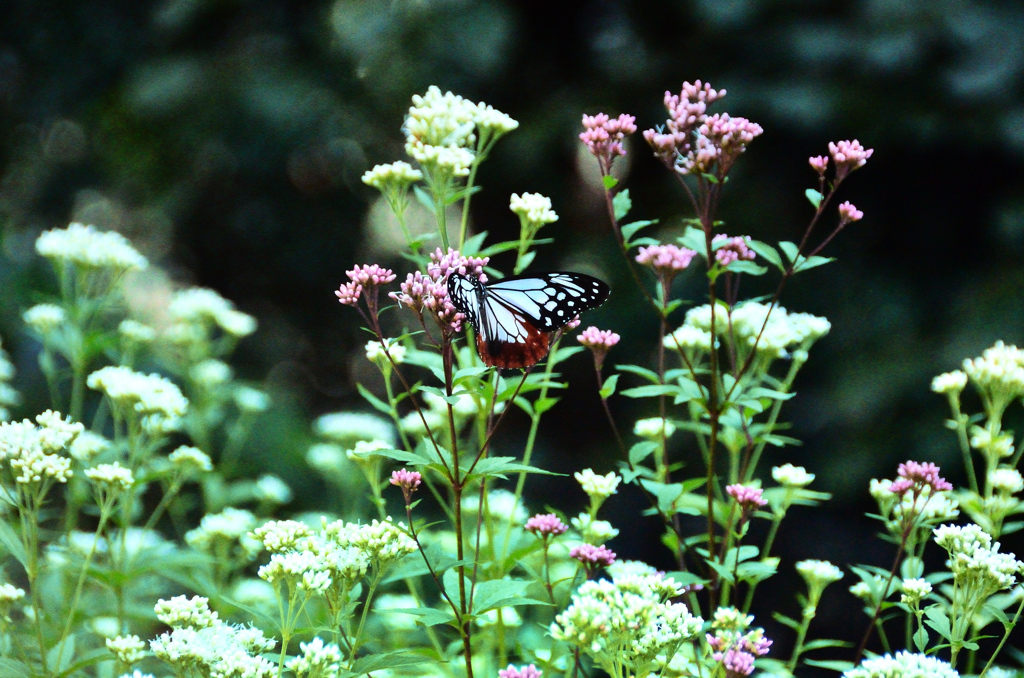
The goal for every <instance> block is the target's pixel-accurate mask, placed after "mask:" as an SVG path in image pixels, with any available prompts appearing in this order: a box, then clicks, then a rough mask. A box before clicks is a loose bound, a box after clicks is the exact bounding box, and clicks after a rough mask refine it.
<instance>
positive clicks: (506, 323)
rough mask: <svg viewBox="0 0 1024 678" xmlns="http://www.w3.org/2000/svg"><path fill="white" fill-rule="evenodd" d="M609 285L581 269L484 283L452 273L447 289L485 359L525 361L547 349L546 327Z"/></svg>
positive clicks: (596, 299) (502, 363) (603, 295)
mask: <svg viewBox="0 0 1024 678" xmlns="http://www.w3.org/2000/svg"><path fill="white" fill-rule="evenodd" d="M609 292H610V289H609V288H608V285H606V284H605V283H603V282H601V281H600V280H598V279H597V278H593V277H591V276H588V275H583V274H580V273H569V272H556V273H543V274H539V275H528V276H516V277H512V278H505V279H504V280H499V281H497V282H495V283H492V284H490V285H487V286H484V285H482V284H481V283H480V282H479V281H477V280H476V279H475V278H467V277H465V276H461V275H458V274H452V275H451V276H450V277H449V278H448V294H449V295H450V297H451V300H452V303H453V304H455V307H456V308H457V309H458V310H459V311H460V312H461V313H463V314H465V315H466V317H467V319H468V320H469V322H470V323H471V324H472V325H473V327H474V329H476V332H477V351H478V352H479V354H480V358H481V359H482V360H483V361H484V363H486V364H487V365H497V366H498V367H507V368H511V367H528V366H530V365H533V364H534V363H536V362H537V361H539V360H541V359H542V358H543V357H544V356H545V355H547V353H548V348H549V342H550V333H551V332H553V331H554V330H557V329H558V328H560V327H563V326H564V325H566V324H567V323H569V322H570V321H571V320H572V319H573V318H575V317H576V316H578V315H579V314H580V313H582V312H583V311H586V310H589V309H592V308H596V307H597V306H600V305H601V304H602V303H604V301H605V300H606V299H607V298H608V294H609Z"/></svg>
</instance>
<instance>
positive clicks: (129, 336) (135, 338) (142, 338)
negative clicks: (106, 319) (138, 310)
mask: <svg viewBox="0 0 1024 678" xmlns="http://www.w3.org/2000/svg"><path fill="white" fill-rule="evenodd" d="M117 333H118V334H120V335H121V337H122V338H123V339H126V340H127V341H131V342H134V343H136V344H150V343H152V342H153V340H154V339H156V330H154V329H153V328H152V327H150V326H149V325H144V324H142V323H140V322H138V321H137V320H122V321H121V322H120V324H119V325H118V326H117Z"/></svg>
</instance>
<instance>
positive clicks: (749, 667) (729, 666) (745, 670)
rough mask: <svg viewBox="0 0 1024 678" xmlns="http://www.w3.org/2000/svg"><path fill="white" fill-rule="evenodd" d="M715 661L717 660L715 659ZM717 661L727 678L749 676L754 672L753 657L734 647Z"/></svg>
mask: <svg viewBox="0 0 1024 678" xmlns="http://www.w3.org/2000/svg"><path fill="white" fill-rule="evenodd" d="M716 659H718V658H717V657H716ZM718 660H719V661H721V662H722V663H723V665H724V666H725V675H726V676H727V678H739V677H740V676H749V675H750V674H751V673H753V672H754V655H752V654H750V653H749V652H744V651H743V650H740V649H737V648H735V647H733V648H730V649H729V650H728V651H727V652H726V653H725V656H724V657H722V658H721V659H718Z"/></svg>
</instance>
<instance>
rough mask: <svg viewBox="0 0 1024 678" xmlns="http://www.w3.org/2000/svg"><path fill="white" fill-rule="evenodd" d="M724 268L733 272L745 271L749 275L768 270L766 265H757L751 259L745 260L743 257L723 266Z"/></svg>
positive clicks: (762, 273)
mask: <svg viewBox="0 0 1024 678" xmlns="http://www.w3.org/2000/svg"><path fill="white" fill-rule="evenodd" d="M725 270H727V271H731V272H733V273H747V274H749V275H764V274H765V273H767V272H768V268H767V267H766V266H758V265H757V264H755V263H754V262H752V261H746V260H745V259H739V260H737V261H734V262H732V263H731V264H729V265H728V266H726V267H725Z"/></svg>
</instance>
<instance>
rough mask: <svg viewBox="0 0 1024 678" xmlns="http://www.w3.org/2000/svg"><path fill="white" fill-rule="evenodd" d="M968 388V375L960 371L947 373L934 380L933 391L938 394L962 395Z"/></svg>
mask: <svg viewBox="0 0 1024 678" xmlns="http://www.w3.org/2000/svg"><path fill="white" fill-rule="evenodd" d="M965 386H967V374H965V373H964V372H961V371H960V370H954V371H952V372H946V373H945V374H940V375H939V376H937V377H935V378H934V379H932V390H933V391H935V392H936V393H960V392H961V391H963V390H964V387H965Z"/></svg>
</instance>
